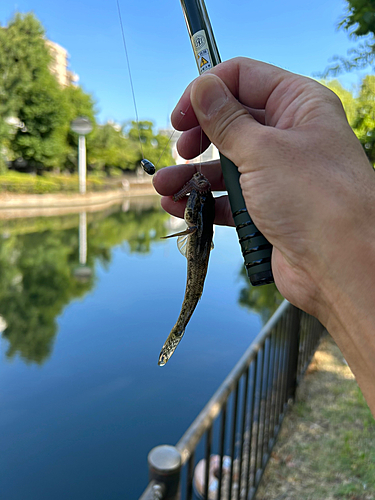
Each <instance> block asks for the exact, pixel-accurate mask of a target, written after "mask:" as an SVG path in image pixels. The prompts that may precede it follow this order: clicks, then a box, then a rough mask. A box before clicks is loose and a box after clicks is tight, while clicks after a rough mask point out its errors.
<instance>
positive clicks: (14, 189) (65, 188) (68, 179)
mask: <svg viewBox="0 0 375 500" xmlns="http://www.w3.org/2000/svg"><path fill="white" fill-rule="evenodd" d="M116 187H117V186H114V185H113V181H112V182H111V183H109V182H108V181H107V180H106V179H105V178H103V177H101V176H97V175H95V174H94V175H90V176H88V177H87V180H86V189H87V191H89V192H90V191H103V190H108V189H114V188H116ZM119 187H120V186H119ZM78 191H79V180H78V175H76V174H75V175H70V176H65V175H52V174H50V175H44V176H42V177H41V176H35V175H31V174H23V173H19V172H7V173H5V174H1V173H0V192H1V193H4V192H8V193H17V194H47V193H78Z"/></svg>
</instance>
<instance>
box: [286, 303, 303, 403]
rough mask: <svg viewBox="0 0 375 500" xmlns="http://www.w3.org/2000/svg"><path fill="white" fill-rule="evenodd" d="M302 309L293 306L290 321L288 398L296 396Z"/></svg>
mask: <svg viewBox="0 0 375 500" xmlns="http://www.w3.org/2000/svg"><path fill="white" fill-rule="evenodd" d="M300 313H301V311H300V309H298V308H297V307H295V306H293V305H292V307H291V314H292V318H291V322H290V351H289V366H288V373H287V377H288V378H287V400H289V399H293V400H294V398H295V396H296V389H297V376H298V358H299V343H300V323H301V314H300Z"/></svg>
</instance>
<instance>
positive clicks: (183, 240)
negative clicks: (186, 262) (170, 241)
mask: <svg viewBox="0 0 375 500" xmlns="http://www.w3.org/2000/svg"><path fill="white" fill-rule="evenodd" d="M188 236H189V235H188V234H185V235H184V236H179V237H178V238H177V248H178V249H179V250H180V253H181V254H182V255H183V256H184V257H186V252H187V241H188Z"/></svg>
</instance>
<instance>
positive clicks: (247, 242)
mask: <svg viewBox="0 0 375 500" xmlns="http://www.w3.org/2000/svg"><path fill="white" fill-rule="evenodd" d="M220 163H221V169H222V171H223V176H224V182H225V186H226V188H227V191H228V196H229V202H230V206H231V209H232V215H233V219H234V223H235V226H236V230H237V234H238V240H239V243H240V246H241V251H242V255H243V258H244V262H245V267H246V271H247V275H248V277H249V279H250V281H251V284H252V285H253V286H259V285H267V284H268V283H273V282H274V279H273V274H272V269H271V253H272V245H271V244H270V243H269V242H268V241H267V240H266V238H265V237H264V236H263V234H262V233H261V232H260V231H259V230H258V229H257V227H256V226H255V224H254V222H253V221H252V219H251V217H250V215H249V212H248V211H247V208H246V204H245V200H244V197H243V194H242V190H241V186H240V173H239V171H238V169H237V167H236V165H235V164H234V163H233V162H232V161H231V160H229V159H228V158H227V157H226V156H224V155H222V154H221V153H220Z"/></svg>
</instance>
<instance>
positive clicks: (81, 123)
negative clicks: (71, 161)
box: [70, 116, 92, 194]
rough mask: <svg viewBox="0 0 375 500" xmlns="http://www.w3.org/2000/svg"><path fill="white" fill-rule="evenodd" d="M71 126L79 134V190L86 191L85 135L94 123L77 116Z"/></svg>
mask: <svg viewBox="0 0 375 500" xmlns="http://www.w3.org/2000/svg"><path fill="white" fill-rule="evenodd" d="M70 128H71V129H72V130H73V132H75V133H76V134H78V136H79V137H78V176H79V192H80V193H81V194H84V193H86V138H85V136H86V135H87V134H89V133H90V132H91V131H92V124H91V122H90V120H89V119H88V118H87V117H85V116H80V117H78V118H76V119H75V120H74V121H72V123H71V124H70Z"/></svg>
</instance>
